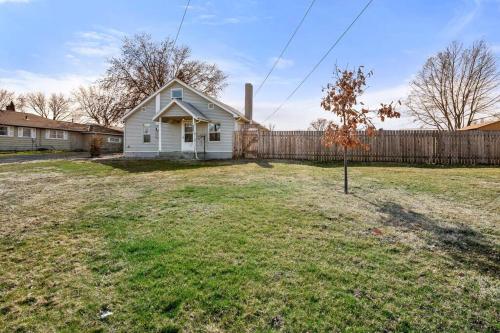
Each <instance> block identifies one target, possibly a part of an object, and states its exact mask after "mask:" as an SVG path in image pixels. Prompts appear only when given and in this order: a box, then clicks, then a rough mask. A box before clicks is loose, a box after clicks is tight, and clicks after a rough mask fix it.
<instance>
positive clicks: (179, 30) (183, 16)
mask: <svg viewBox="0 0 500 333" xmlns="http://www.w3.org/2000/svg"><path fill="white" fill-rule="evenodd" d="M190 2H191V0H188V2H187V4H186V8H184V14H183V15H182V19H181V23H180V24H179V29H177V35H175V39H174V44H173V45H172V48H173V47H174V46H175V43H177V38H179V33H180V32H181V28H182V24H183V23H184V18H185V17H186V12H187V10H188V8H189V3H190Z"/></svg>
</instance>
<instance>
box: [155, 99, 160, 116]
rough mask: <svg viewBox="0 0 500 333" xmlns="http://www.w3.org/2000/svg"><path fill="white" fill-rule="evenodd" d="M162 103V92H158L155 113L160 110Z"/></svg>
mask: <svg viewBox="0 0 500 333" xmlns="http://www.w3.org/2000/svg"><path fill="white" fill-rule="evenodd" d="M160 103H161V96H160V94H158V95H156V105H155V113H158V112H160Z"/></svg>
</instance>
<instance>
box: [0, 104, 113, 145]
mask: <svg viewBox="0 0 500 333" xmlns="http://www.w3.org/2000/svg"><path fill="white" fill-rule="evenodd" d="M94 136H100V137H102V138H103V147H102V151H103V152H122V151H123V131H121V130H119V129H113V128H107V127H104V126H100V125H94V124H78V123H73V122H67V121H58V120H52V119H47V118H43V117H40V116H37V115H35V114H32V113H24V112H16V111H12V110H5V111H1V110H0V151H2V150H4V151H5V150H10V151H23V150H37V149H54V150H67V151H88V150H89V145H90V141H91V139H92V137H94Z"/></svg>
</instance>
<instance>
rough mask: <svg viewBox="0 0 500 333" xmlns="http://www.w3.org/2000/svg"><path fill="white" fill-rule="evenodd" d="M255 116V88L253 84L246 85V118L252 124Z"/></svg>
mask: <svg viewBox="0 0 500 333" xmlns="http://www.w3.org/2000/svg"><path fill="white" fill-rule="evenodd" d="M252 114H253V86H252V84H251V83H245V118H247V119H248V120H250V123H251V122H252Z"/></svg>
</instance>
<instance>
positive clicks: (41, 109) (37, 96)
mask: <svg viewBox="0 0 500 333" xmlns="http://www.w3.org/2000/svg"><path fill="white" fill-rule="evenodd" d="M22 98H23V99H24V100H25V102H26V108H28V109H29V110H31V111H33V112H34V113H36V114H37V115H39V116H41V117H44V118H50V110H49V106H48V103H47V102H48V101H47V97H46V96H45V94H44V93H42V92H31V93H27V94H26V95H24V96H22Z"/></svg>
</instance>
